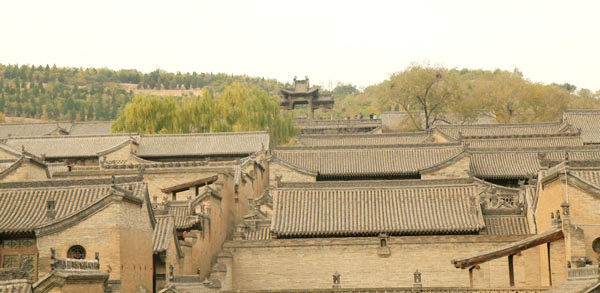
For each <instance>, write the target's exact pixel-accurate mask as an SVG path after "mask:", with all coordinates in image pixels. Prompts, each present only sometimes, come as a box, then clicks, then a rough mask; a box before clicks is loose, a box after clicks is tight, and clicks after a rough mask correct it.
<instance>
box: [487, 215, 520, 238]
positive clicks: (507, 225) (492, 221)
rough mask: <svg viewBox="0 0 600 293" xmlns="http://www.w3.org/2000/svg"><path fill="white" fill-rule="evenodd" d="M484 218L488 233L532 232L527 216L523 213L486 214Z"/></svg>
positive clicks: (513, 233) (512, 233) (515, 233)
mask: <svg viewBox="0 0 600 293" xmlns="http://www.w3.org/2000/svg"><path fill="white" fill-rule="evenodd" d="M483 219H484V220H485V231H486V233H487V234H488V235H526V234H530V232H529V224H528V223H527V218H526V217H525V216H522V215H484V216H483Z"/></svg>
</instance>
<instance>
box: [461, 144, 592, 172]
mask: <svg viewBox="0 0 600 293" xmlns="http://www.w3.org/2000/svg"><path fill="white" fill-rule="evenodd" d="M567 152H568V157H569V160H570V161H590V160H600V147H597V146H579V147H555V148H525V149H521V150H509V149H505V148H501V149H472V150H469V153H471V174H472V175H473V176H476V177H479V178H490V179H503V178H504V179H509V178H524V177H530V176H532V175H535V174H537V172H538V171H539V170H540V168H541V166H542V165H541V160H543V161H563V160H565V158H566V154H567ZM540 155H542V157H540Z"/></svg>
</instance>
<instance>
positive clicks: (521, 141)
mask: <svg viewBox="0 0 600 293" xmlns="http://www.w3.org/2000/svg"><path fill="white" fill-rule="evenodd" d="M462 142H463V143H465V144H469V147H473V148H535V147H562V146H582V145H583V140H582V139H581V137H580V136H578V135H544V136H535V137H519V138H514V137H509V138H479V139H463V140H462Z"/></svg>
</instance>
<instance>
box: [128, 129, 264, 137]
mask: <svg viewBox="0 0 600 293" xmlns="http://www.w3.org/2000/svg"><path fill="white" fill-rule="evenodd" d="M268 133H269V132H268V131H267V130H259V131H231V132H195V133H166V134H158V133H157V134H145V133H144V134H143V135H140V136H141V137H173V136H213V135H214V136H220V135H223V136H225V135H242V134H268Z"/></svg>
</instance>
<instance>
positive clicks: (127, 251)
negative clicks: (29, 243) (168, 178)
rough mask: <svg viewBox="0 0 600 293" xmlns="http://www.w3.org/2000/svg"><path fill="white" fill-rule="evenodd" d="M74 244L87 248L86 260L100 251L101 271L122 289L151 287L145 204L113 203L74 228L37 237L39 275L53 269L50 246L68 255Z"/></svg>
mask: <svg viewBox="0 0 600 293" xmlns="http://www.w3.org/2000/svg"><path fill="white" fill-rule="evenodd" d="M73 245H81V246H83V247H84V248H85V250H86V259H94V256H95V253H96V252H99V254H100V271H102V272H107V273H109V280H120V281H121V290H122V292H135V288H137V287H139V286H143V287H145V288H148V289H151V288H152V226H151V224H150V220H149V217H148V214H147V210H146V207H145V205H143V206H140V205H137V204H132V203H129V202H116V203H112V204H110V205H108V206H107V207H106V208H104V209H103V210H101V211H99V212H98V213H96V214H94V215H92V216H91V217H89V218H87V219H85V220H83V221H81V222H79V223H77V224H76V225H74V226H72V227H69V228H67V229H65V230H62V231H59V232H57V233H53V234H50V235H46V236H41V237H38V238H37V246H38V251H39V276H43V275H45V274H46V273H48V272H49V271H50V248H55V249H56V256H57V257H67V251H68V250H69V248H70V247H71V246H73Z"/></svg>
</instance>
